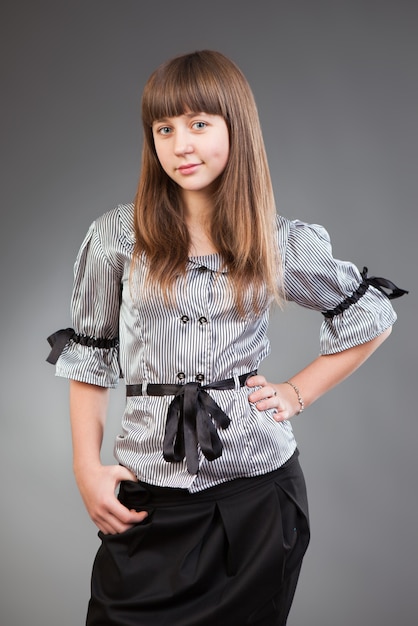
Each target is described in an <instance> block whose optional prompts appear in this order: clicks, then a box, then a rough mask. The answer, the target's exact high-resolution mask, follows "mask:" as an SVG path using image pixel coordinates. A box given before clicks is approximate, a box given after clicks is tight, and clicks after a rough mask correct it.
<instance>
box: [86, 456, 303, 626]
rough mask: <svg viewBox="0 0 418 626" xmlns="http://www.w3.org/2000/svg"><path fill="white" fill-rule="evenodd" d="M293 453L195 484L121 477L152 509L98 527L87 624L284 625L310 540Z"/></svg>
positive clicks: (133, 501)
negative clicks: (118, 524) (125, 524)
mask: <svg viewBox="0 0 418 626" xmlns="http://www.w3.org/2000/svg"><path fill="white" fill-rule="evenodd" d="M297 456H298V454H297V452H296V453H295V454H294V455H293V457H292V458H291V459H290V460H289V461H288V462H287V463H286V464H285V465H284V466H283V467H281V468H280V469H278V470H276V471H274V472H271V473H269V474H266V475H263V476H258V477H255V478H239V479H236V480H233V481H230V482H227V483H224V484H221V485H218V486H216V487H212V488H210V489H207V490H205V491H202V492H199V493H195V494H190V493H189V492H188V491H187V490H184V489H170V488H162V487H155V486H152V485H147V484H145V483H141V482H139V483H135V482H131V481H126V482H123V483H122V484H121V488H120V492H119V499H120V501H121V502H122V503H123V504H124V505H125V506H126V507H127V508H129V509H136V510H138V511H139V510H148V511H149V516H148V517H147V518H146V519H145V520H144V522H142V523H140V524H138V525H136V526H134V527H133V528H131V529H129V530H128V531H126V532H124V533H122V534H116V535H104V534H103V533H101V532H99V536H100V538H101V540H102V544H101V546H100V548H99V550H98V553H97V556H96V559H95V562H94V566H93V573H92V585H91V599H90V602H89V608H88V615H87V622H86V623H87V626H163V625H167V626H246V625H247V624H248V625H250V624H254V625H257V626H284V625H285V624H286V620H287V616H288V613H289V610H290V607H291V604H292V600H293V595H294V592H295V588H296V584H297V580H298V576H299V572H300V567H301V564H302V559H303V556H304V554H305V551H306V548H307V546H308V543H309V523H308V506H307V499H306V488H305V481H304V477H303V474H302V470H301V468H300V465H299V461H298V458H297Z"/></svg>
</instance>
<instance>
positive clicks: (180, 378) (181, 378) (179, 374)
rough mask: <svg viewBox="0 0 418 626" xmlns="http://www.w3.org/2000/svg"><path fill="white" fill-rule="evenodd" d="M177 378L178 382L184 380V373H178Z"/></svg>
mask: <svg viewBox="0 0 418 626" xmlns="http://www.w3.org/2000/svg"><path fill="white" fill-rule="evenodd" d="M177 378H178V379H179V380H184V379H185V378H186V374H185V373H184V372H179V373H178V374H177Z"/></svg>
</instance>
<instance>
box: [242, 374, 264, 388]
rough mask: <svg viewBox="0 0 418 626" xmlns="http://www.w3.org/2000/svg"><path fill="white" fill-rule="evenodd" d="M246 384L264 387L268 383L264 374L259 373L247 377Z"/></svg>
mask: <svg viewBox="0 0 418 626" xmlns="http://www.w3.org/2000/svg"><path fill="white" fill-rule="evenodd" d="M245 384H246V385H247V387H264V385H266V384H267V381H266V379H265V377H264V376H261V375H260V374H257V375H255V376H251V377H250V378H247V381H246V383H245Z"/></svg>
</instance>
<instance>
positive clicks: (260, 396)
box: [248, 385, 278, 408]
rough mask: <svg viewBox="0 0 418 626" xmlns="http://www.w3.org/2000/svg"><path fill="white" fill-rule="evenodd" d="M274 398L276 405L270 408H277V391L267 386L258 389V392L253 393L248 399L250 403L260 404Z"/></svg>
mask: <svg viewBox="0 0 418 626" xmlns="http://www.w3.org/2000/svg"><path fill="white" fill-rule="evenodd" d="M271 398H274V399H275V402H274V404H272V405H270V408H271V407H272V406H276V404H277V399H278V397H277V391H276V390H275V389H274V388H273V387H272V386H269V385H266V386H265V387H261V388H260V389H257V390H256V391H253V392H252V393H251V394H250V395H249V396H248V399H249V401H250V402H254V403H257V402H260V401H263V400H266V399H271Z"/></svg>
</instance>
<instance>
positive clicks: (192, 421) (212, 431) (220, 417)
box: [163, 383, 231, 474]
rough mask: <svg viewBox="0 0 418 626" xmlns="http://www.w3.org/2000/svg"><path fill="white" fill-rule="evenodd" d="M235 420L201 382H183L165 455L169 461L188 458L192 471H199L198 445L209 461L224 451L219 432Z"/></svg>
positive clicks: (169, 420) (168, 428)
mask: <svg viewBox="0 0 418 626" xmlns="http://www.w3.org/2000/svg"><path fill="white" fill-rule="evenodd" d="M230 422H231V420H230V419H229V417H228V416H227V415H226V413H224V411H223V410H222V409H221V408H220V406H219V405H218V404H216V402H215V401H214V400H213V398H211V396H210V395H209V394H208V393H207V392H206V391H205V389H203V388H202V386H201V385H200V384H199V383H186V384H185V385H180V389H179V390H178V391H177V392H176V394H175V396H174V398H173V400H172V402H171V403H170V406H169V407H168V412H167V422H166V426H165V436H164V443H163V455H164V459H165V460H166V461H171V462H173V461H182V460H183V459H184V457H186V463H187V469H188V471H189V472H190V474H197V472H198V468H199V458H198V453H197V445H198V444H199V445H200V448H201V450H202V452H203V454H204V455H205V457H206V458H207V459H208V460H209V461H213V460H214V459H217V458H218V457H220V456H221V454H222V442H221V440H220V439H219V435H218V433H217V432H216V428H215V426H214V423H215V424H216V426H217V427H218V428H228V426H229V424H230Z"/></svg>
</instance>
